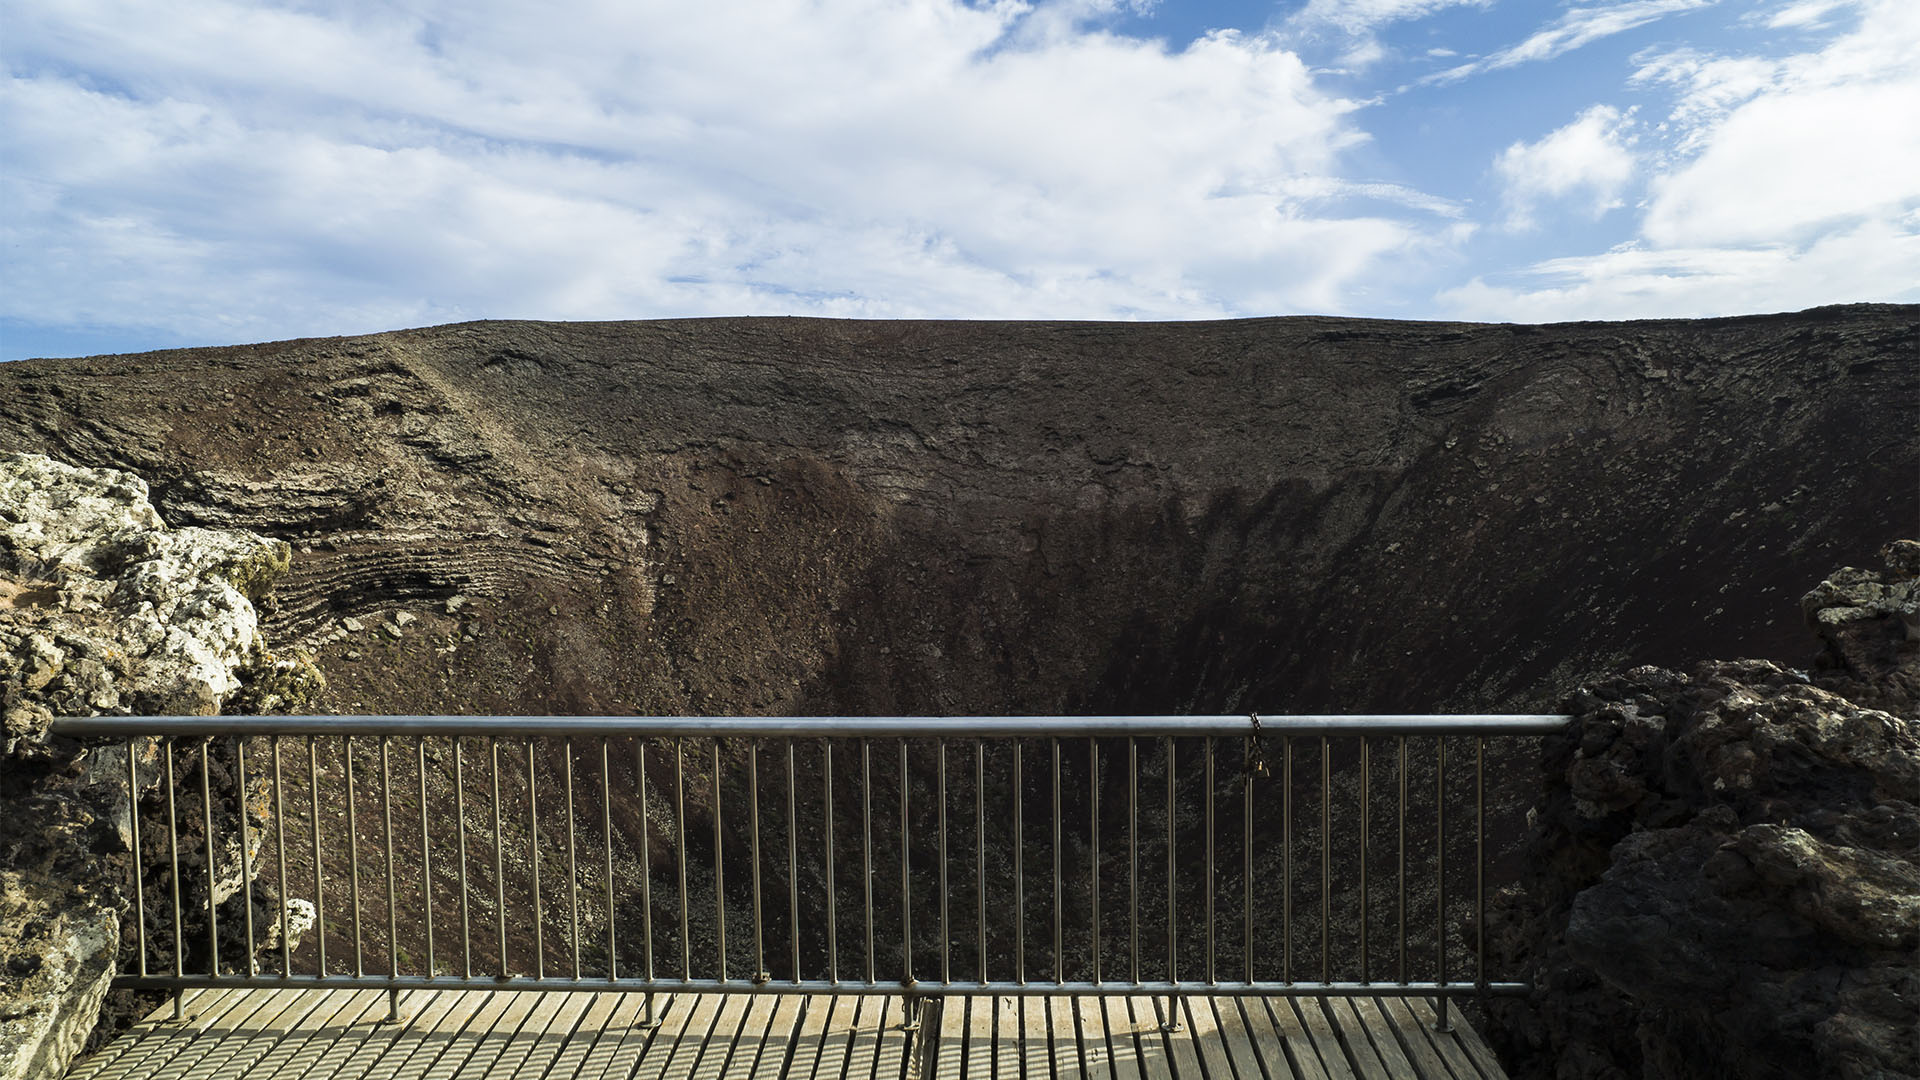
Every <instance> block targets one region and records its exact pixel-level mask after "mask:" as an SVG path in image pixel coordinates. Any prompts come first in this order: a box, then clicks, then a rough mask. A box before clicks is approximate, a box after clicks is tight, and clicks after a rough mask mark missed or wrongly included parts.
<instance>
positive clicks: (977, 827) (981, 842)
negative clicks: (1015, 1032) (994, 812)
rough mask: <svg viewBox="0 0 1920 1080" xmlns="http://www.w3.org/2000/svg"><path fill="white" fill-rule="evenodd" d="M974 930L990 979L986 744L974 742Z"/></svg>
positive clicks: (983, 968) (983, 974) (982, 971)
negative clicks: (988, 961) (988, 953)
mask: <svg viewBox="0 0 1920 1080" xmlns="http://www.w3.org/2000/svg"><path fill="white" fill-rule="evenodd" d="M973 848H974V851H973V880H974V894H973V895H974V909H975V910H974V924H973V926H974V932H975V934H976V936H977V938H978V945H977V947H978V949H979V953H978V958H979V962H980V981H981V982H986V981H987V744H986V740H984V739H980V740H975V742H974V744H973Z"/></svg>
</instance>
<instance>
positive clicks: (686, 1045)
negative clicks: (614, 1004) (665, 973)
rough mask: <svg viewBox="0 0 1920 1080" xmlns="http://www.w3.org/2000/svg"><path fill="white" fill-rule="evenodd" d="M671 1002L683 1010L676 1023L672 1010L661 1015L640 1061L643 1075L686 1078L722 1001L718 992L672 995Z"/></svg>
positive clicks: (705, 1041) (691, 1069)
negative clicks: (658, 1025)
mask: <svg viewBox="0 0 1920 1080" xmlns="http://www.w3.org/2000/svg"><path fill="white" fill-rule="evenodd" d="M673 1004H674V1005H675V1006H678V1007H679V1009H680V1010H682V1012H681V1014H680V1016H679V1017H678V1020H677V1022H676V1020H675V1018H674V1016H673V1013H672V1012H671V1011H669V1012H666V1013H662V1014H661V1017H660V1020H661V1023H660V1030H659V1031H657V1032H655V1033H654V1036H653V1041H652V1042H651V1043H648V1044H647V1056H646V1058H645V1059H644V1060H643V1061H642V1066H643V1067H642V1069H641V1075H643V1076H652V1077H657V1078H660V1080H665V1078H667V1077H672V1078H673V1080H689V1078H690V1077H692V1076H693V1069H694V1066H695V1065H696V1064H697V1063H698V1062H699V1060H700V1050H701V1048H703V1047H705V1046H706V1044H707V1036H708V1035H709V1034H710V1033H712V1031H713V1023H714V1021H715V1020H717V1019H719V1016H720V1006H721V1005H722V1004H723V1002H722V1001H721V995H719V994H675V995H674V997H673Z"/></svg>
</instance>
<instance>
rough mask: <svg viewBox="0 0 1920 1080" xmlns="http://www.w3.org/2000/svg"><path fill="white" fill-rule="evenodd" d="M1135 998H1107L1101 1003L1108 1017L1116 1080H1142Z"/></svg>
mask: <svg viewBox="0 0 1920 1080" xmlns="http://www.w3.org/2000/svg"><path fill="white" fill-rule="evenodd" d="M1133 1002H1134V999H1133V998H1118V997H1113V998H1106V999H1105V1000H1103V1001H1102V1002H1101V1005H1102V1006H1103V1008H1102V1010H1101V1011H1102V1012H1103V1013H1104V1014H1105V1016H1106V1023H1107V1045H1108V1047H1110V1048H1111V1049H1112V1050H1113V1057H1112V1058H1111V1061H1112V1069H1113V1076H1114V1080H1142V1074H1141V1072H1140V1041H1139V1039H1138V1038H1137V1036H1136V1032H1135V1028H1136V1027H1137V1026H1138V1025H1137V1024H1136V1022H1135V1020H1134V1015H1133Z"/></svg>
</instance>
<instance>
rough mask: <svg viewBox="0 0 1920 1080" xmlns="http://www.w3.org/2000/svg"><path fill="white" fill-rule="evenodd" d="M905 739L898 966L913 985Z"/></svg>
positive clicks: (903, 745) (902, 750) (902, 752)
mask: <svg viewBox="0 0 1920 1080" xmlns="http://www.w3.org/2000/svg"><path fill="white" fill-rule="evenodd" d="M908 789H909V785H908V783H907V740H905V739H901V740H900V950H901V956H900V966H901V976H900V977H901V979H902V980H903V981H904V982H905V984H906V985H908V986H912V985H913V982H914V978H913V873H912V862H913V859H912V850H911V848H910V847H909V845H908V842H907V841H908V839H909V834H908V829H907V826H908V820H907V815H908V806H907V792H908Z"/></svg>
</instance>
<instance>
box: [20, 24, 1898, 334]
mask: <svg viewBox="0 0 1920 1080" xmlns="http://www.w3.org/2000/svg"><path fill="white" fill-rule="evenodd" d="M7 9H8V13H7V16H6V19H5V23H4V27H0V64H4V67H5V72H4V80H3V81H0V238H3V239H4V252H5V254H4V261H3V262H0V359H18V358H21V357H27V356H73V355H88V354H95V353H103V352H129V351H136V350H145V349H157V348H172V347H178V346H186V345H218V344H236V343H242V342H253V341H270V340H279V339H285V338H292V337H310V336H329V335H338V334H358V333H369V332H375V331H380V330H389V329H397V328H401V327H409V326H424V325H433V324H439V323H448V322H457V321H463V320H468V319H483V318H487V319H491V318H529V319H637V318H660V317H682V316H708V315H821V316H836V317H853V318H941V319H983V318H984V319H1008V318H1011V319H1127V320H1132V319H1152V320H1160V319H1217V318H1237V317H1244V316H1266V315H1293V314H1333V315H1357V316H1373V317H1383V318H1404V319H1467V320H1485V321H1498V322H1552V321H1562V320H1572V319H1627V318H1650V317H1669V316H1685V317H1695V316H1717V315H1737V314H1749V313H1757V312H1771V311H1792V310H1799V309H1803V308H1807V307H1812V306H1815V305H1819V304H1831V303H1847V302H1856V301H1893V302H1906V303H1912V302H1920V61H1917V60H1916V58H1920V3H1915V2H1914V0H1580V2H1575V3H1558V2H1553V0H1288V2H1271V0H1269V2H1258V0H1211V2H1186V3H1181V2H1175V0H1161V2H1158V3H1155V2H1152V0H1027V2H1020V0H753V2H735V0H701V2H698V3H687V2H685V0H676V2H673V3H660V2H655V0H543V2H542V3H539V4H528V3H524V2H522V0H396V2H392V3H376V2H372V0H339V2H329V0H311V2H255V3H244V2H237V0H170V2H169V3H166V4H154V3H151V2H150V0H8V2H7Z"/></svg>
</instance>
